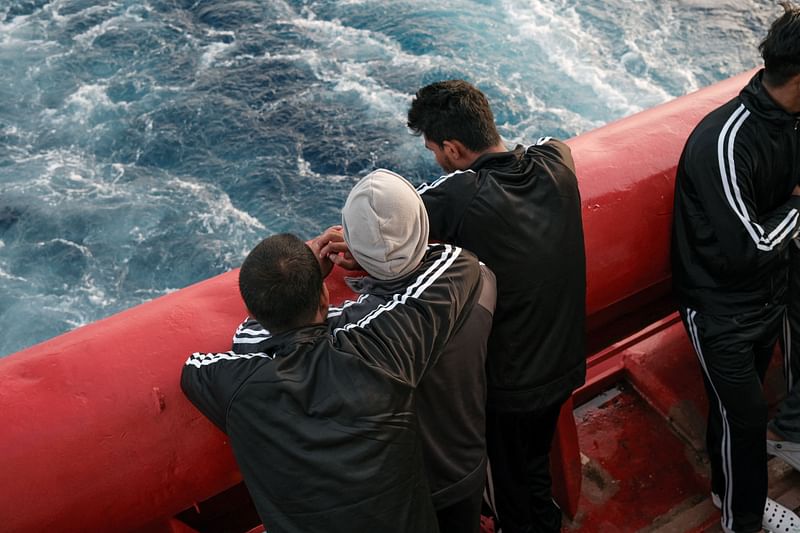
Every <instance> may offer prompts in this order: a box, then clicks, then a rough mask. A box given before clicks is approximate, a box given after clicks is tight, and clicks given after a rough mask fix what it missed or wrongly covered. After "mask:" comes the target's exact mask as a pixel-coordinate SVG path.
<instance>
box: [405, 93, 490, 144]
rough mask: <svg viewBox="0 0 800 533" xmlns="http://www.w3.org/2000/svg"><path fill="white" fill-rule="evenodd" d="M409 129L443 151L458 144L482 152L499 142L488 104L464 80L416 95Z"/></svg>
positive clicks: (409, 119) (409, 112)
mask: <svg viewBox="0 0 800 533" xmlns="http://www.w3.org/2000/svg"><path fill="white" fill-rule="evenodd" d="M408 127H409V128H411V131H413V132H414V133H415V134H416V135H424V136H425V139H427V140H429V141H432V142H435V143H436V144H438V145H439V146H440V147H441V146H443V144H444V141H452V140H457V141H460V142H461V143H462V144H463V145H464V146H466V147H467V148H469V149H470V150H472V151H473V152H482V151H484V150H486V149H488V148H491V147H493V146H496V145H497V144H498V143H499V142H500V135H499V134H498V133H497V127H496V126H495V123H494V115H493V114H492V108H491V107H490V106H489V101H488V100H487V99H486V96H485V95H484V94H483V93H482V92H481V91H480V90H478V88H477V87H475V86H473V85H471V84H469V83H467V82H466V81H464V80H447V81H438V82H436V83H432V84H430V85H427V86H425V87H423V88H422V89H420V90H419V91H417V94H416V95H415V96H414V99H413V100H412V102H411V108H410V109H409V110H408Z"/></svg>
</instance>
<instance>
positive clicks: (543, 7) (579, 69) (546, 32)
mask: <svg viewBox="0 0 800 533" xmlns="http://www.w3.org/2000/svg"><path fill="white" fill-rule="evenodd" d="M501 4H502V6H503V9H504V10H506V11H507V12H508V13H509V16H508V19H509V20H511V21H514V25H515V27H516V29H517V34H516V35H514V36H513V37H512V41H513V42H515V43H516V44H517V46H518V47H519V50H520V51H521V53H523V54H524V53H525V52H526V51H528V48H527V47H528V46H530V44H534V45H535V46H536V47H538V48H539V49H540V50H542V52H543V53H544V55H545V57H546V59H547V61H548V62H549V63H550V64H551V65H552V67H553V68H554V69H555V70H557V71H559V72H561V73H563V74H564V75H566V76H568V77H569V78H570V79H571V80H572V83H573V84H575V85H578V86H580V85H588V86H589V87H591V89H592V90H593V92H594V93H595V94H596V95H597V96H598V100H599V101H600V102H602V103H603V105H604V106H606V107H608V108H609V109H610V110H611V111H612V113H614V114H615V115H616V116H618V117H619V116H624V115H630V114H632V113H635V112H637V111H641V110H642V109H643V106H649V105H653V104H655V103H659V102H663V101H666V100H668V99H670V98H671V95H670V94H669V93H667V92H666V91H665V90H664V89H663V88H662V87H660V86H658V85H656V84H654V83H652V82H651V81H649V80H647V79H643V78H635V77H632V76H630V75H629V74H628V73H627V72H626V71H625V70H624V68H622V67H621V65H620V64H619V62H615V61H614V60H613V58H609V50H608V45H607V43H606V42H605V40H604V38H603V36H602V35H600V34H597V33H595V32H594V31H593V28H591V26H589V25H588V24H586V23H585V22H584V21H583V20H582V19H581V17H580V15H579V14H578V12H577V10H576V9H575V7H574V6H567V5H566V3H565V2H564V1H563V0H525V1H519V0H514V1H510V0H503V1H502V2H501ZM528 43H530V44H528ZM630 84H634V85H635V86H636V87H637V88H638V89H643V90H644V91H645V94H642V93H641V91H633V92H632V91H630V90H628V86H629V85H630ZM648 95H650V98H649V100H650V101H649V102H648V101H645V98H646V97H647V96H648Z"/></svg>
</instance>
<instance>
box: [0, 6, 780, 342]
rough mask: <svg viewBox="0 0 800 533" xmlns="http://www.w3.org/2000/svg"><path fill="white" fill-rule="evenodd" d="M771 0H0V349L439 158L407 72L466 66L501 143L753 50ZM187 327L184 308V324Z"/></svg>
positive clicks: (716, 69)
mask: <svg viewBox="0 0 800 533" xmlns="http://www.w3.org/2000/svg"><path fill="white" fill-rule="evenodd" d="M780 12H781V10H780V8H779V7H778V6H777V4H776V2H774V1H772V0H739V1H735V0H667V1H664V0H454V1H443V2H431V1H429V0H408V1H389V0H342V1H316V0H306V1H302V0H295V1H291V0H287V1H280V0H235V1H233V0H114V1H104V2H101V1H98V0H95V1H89V0H0V356H1V355H5V354H8V353H11V352H14V351H17V350H19V349H22V348H24V347H26V346H29V345H32V344H34V343H36V342H39V341H42V340H44V339H47V338H50V337H52V336H55V335H57V334H59V333H62V332H65V331H67V330H70V329H72V328H75V327H77V326H80V325H83V324H86V323H89V322H92V321H94V320H97V319H99V318H102V317H104V316H107V315H110V314H112V313H115V312H117V311H120V310H122V309H125V308H128V307H130V306H133V305H136V304H138V303H141V302H144V301H146V300H149V299H151V298H155V297H158V296H160V295H163V294H166V293H169V292H170V291H174V290H176V289H179V288H181V287H185V286H187V285H189V284H192V283H194V282H197V281H200V280H202V279H205V278H207V277H209V276H213V275H215V274H219V273H221V272H224V271H227V270H229V269H231V268H235V267H237V266H239V265H240V263H241V261H242V259H243V258H244V256H245V255H246V253H247V252H248V250H249V249H250V248H251V247H252V246H254V245H255V244H256V243H257V242H258V241H259V240H260V239H262V238H263V237H265V236H268V235H270V234H273V233H276V232H285V231H288V232H294V233H296V234H297V235H299V236H300V237H301V238H304V239H306V238H310V237H312V236H314V235H315V234H317V233H318V232H320V231H321V230H323V229H324V228H326V227H327V226H328V225H331V224H334V223H336V222H337V221H338V220H339V215H338V213H339V210H340V208H341V206H342V204H343V202H344V199H345V197H346V196H347V192H348V190H349V189H350V187H351V186H352V185H353V184H354V183H355V182H356V181H357V180H358V179H359V178H360V177H361V176H363V175H365V174H366V173H368V172H369V171H370V170H372V169H374V168H376V167H386V168H390V169H393V170H395V171H397V172H399V173H401V174H403V175H405V176H407V177H408V178H409V179H410V180H411V181H412V182H415V183H419V182H421V181H424V180H429V179H431V178H432V177H435V176H437V175H438V173H439V169H438V168H437V167H436V164H435V162H434V160H433V158H432V156H431V155H430V154H429V153H427V152H426V150H425V149H424V148H423V146H422V142H421V141H420V139H419V138H417V137H414V136H412V135H411V134H410V133H409V131H408V129H407V128H406V126H405V115H406V111H407V108H408V105H409V102H410V98H411V95H412V94H413V93H414V92H415V91H416V89H418V88H419V87H421V86H422V85H425V84H427V83H430V82H433V81H436V80H440V79H446V78H464V79H467V80H469V81H471V82H472V83H474V84H476V85H477V86H478V87H480V88H481V89H482V90H483V91H484V92H485V93H486V94H487V95H488V97H489V99H490V101H491V102H492V104H493V107H494V112H495V116H496V119H497V123H498V125H499V127H500V132H501V135H503V137H504V138H505V139H506V140H507V141H508V142H510V143H514V142H523V143H524V142H526V141H531V140H533V139H536V138H538V137H541V136H544V135H550V136H554V137H560V138H569V137H572V136H574V135H577V134H580V133H582V132H585V131H588V130H591V129H593V128H596V127H598V126H601V125H603V124H605V123H607V122H609V121H612V120H614V119H618V118H621V117H624V116H627V115H630V114H632V113H635V112H637V111H640V110H643V109H646V108H648V107H651V106H654V105H657V104H659V103H662V102H665V101H667V100H670V99H672V98H674V97H677V96H680V95H683V94H685V93H688V92H691V91H694V90H696V89H699V88H701V87H703V86H706V85H709V84H711V83H714V82H715V81H719V80H722V79H724V78H727V77H729V76H731V75H734V74H738V73H739V72H742V71H744V70H746V69H750V68H752V67H755V66H757V65H759V64H760V62H759V56H758V51H757V45H758V42H759V41H760V39H761V38H763V36H764V35H765V33H766V29H767V27H768V25H769V22H770V21H771V20H773V19H774V18H775V17H776V16H777V15H779V14H780ZM199 326H201V325H199Z"/></svg>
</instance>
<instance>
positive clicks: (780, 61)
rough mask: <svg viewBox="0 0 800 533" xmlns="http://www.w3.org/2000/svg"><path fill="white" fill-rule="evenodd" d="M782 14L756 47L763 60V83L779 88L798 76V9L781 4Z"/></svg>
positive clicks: (799, 31) (799, 21)
mask: <svg viewBox="0 0 800 533" xmlns="http://www.w3.org/2000/svg"><path fill="white" fill-rule="evenodd" d="M780 5H781V6H783V9H784V13H783V15H782V16H781V17H780V18H778V19H777V20H776V21H775V22H773V23H772V26H770V29H769V33H768V34H767V36H766V38H765V39H764V40H763V41H762V42H761V44H760V45H759V46H758V49H759V51H760V52H761V57H763V58H764V81H765V82H766V83H767V84H768V85H770V86H772V87H780V86H782V85H784V84H785V83H786V82H788V81H789V80H790V79H791V78H793V77H795V76H797V75H798V74H800V8H798V7H797V6H794V5H792V3H791V2H781V3H780Z"/></svg>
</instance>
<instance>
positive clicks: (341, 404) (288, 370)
mask: <svg viewBox="0 0 800 533" xmlns="http://www.w3.org/2000/svg"><path fill="white" fill-rule="evenodd" d="M318 252H319V250H318V249H316V250H315V251H312V250H311V249H310V248H309V247H308V246H307V245H306V244H305V243H303V242H302V241H300V240H299V239H297V238H296V237H294V236H291V235H276V236H273V237H270V238H268V239H265V240H264V241H262V242H261V243H260V244H259V245H258V246H256V247H255V249H254V250H253V251H252V252H251V253H250V254H249V255H248V257H247V259H245V261H244V263H243V264H242V268H241V271H240V274H239V279H240V289H241V293H242V297H243V299H244V300H245V304H246V305H247V308H248V311H249V312H250V313H251V315H252V316H253V317H256V319H257V320H258V321H259V322H260V324H261V325H262V326H263V327H264V328H266V329H267V330H269V332H270V333H271V335H269V338H268V339H261V340H259V342H258V348H259V349H258V351H250V352H248V353H236V352H233V351H231V352H225V353H218V354H199V353H196V354H193V355H192V356H191V357H190V358H189V360H188V361H187V362H186V365H185V366H184V369H183V373H182V377H181V387H182V388H183V390H184V392H185V394H186V395H187V396H188V397H189V399H190V400H191V401H192V402H193V403H194V404H195V405H196V406H197V408H198V409H199V410H200V411H201V412H203V414H205V415H206V416H207V417H208V418H209V419H210V420H211V421H212V422H213V423H214V424H215V425H216V426H217V427H219V428H220V429H221V430H223V431H224V432H225V433H227V434H228V436H229V438H230V442H231V446H232V448H233V452H234V455H235V457H236V460H237V463H238V464H239V467H240V469H241V472H242V476H243V477H244V481H245V484H246V485H247V488H248V490H249V491H250V494H251V496H252V498H253V501H254V503H255V505H256V508H257V510H258V512H259V515H260V516H261V519H262V520H263V522H264V524H265V526H266V529H267V531H269V532H270V533H280V532H293V533H300V532H302V533H311V532H318V533H323V532H325V533H328V532H342V533H344V532H350V531H381V532H397V533H405V532H408V531H423V532H430V533H435V532H437V531H438V525H437V521H436V516H435V514H434V510H433V506H432V504H431V495H430V490H429V488H428V484H427V480H426V477H425V472H424V470H423V455H422V447H421V444H420V439H419V435H418V429H417V427H418V421H417V415H416V411H417V409H416V405H415V404H416V396H417V395H416V389H417V386H418V383H419V379H420V377H421V376H423V375H424V374H425V373H426V371H427V370H428V367H430V366H431V365H433V364H435V362H436V361H437V359H438V357H439V355H440V354H441V351H442V348H443V347H444V345H445V344H446V342H447V341H448V339H449V338H450V336H451V335H452V333H453V332H454V331H455V330H457V329H458V328H460V327H461V326H462V324H464V322H465V319H466V314H467V313H466V312H465V311H466V310H468V309H471V308H472V306H474V305H475V304H476V302H477V300H478V297H479V295H478V287H479V283H480V282H479V280H480V268H479V265H478V262H477V260H476V259H475V257H474V256H473V255H472V254H470V253H469V252H467V251H465V250H462V249H460V248H456V247H452V246H436V247H434V249H433V250H430V251H428V252H427V253H425V255H424V258H423V259H422V261H421V263H420V264H419V265H418V268H417V269H415V270H414V271H413V272H410V273H409V275H411V276H413V277H414V280H413V283H412V285H413V287H414V290H413V291H405V292H403V293H401V294H397V295H396V297H393V298H391V305H386V306H383V307H381V308H378V309H375V310H374V312H373V313H372V314H370V315H369V316H368V317H364V318H363V320H360V321H358V322H350V323H346V324H342V326H341V327H340V328H338V329H337V330H336V331H335V332H333V334H331V332H330V331H329V329H328V326H327V325H326V324H325V318H326V315H327V314H328V293H327V289H326V288H325V286H324V284H323V282H322V279H323V277H324V276H326V275H327V273H328V272H329V271H330V268H331V266H332V265H331V263H330V261H328V260H326V259H322V260H321V262H318V259H317V257H315V256H318ZM321 266H322V267H323V270H322V271H321V270H320V267H321ZM421 324H424V326H425V327H420V325H421Z"/></svg>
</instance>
